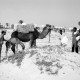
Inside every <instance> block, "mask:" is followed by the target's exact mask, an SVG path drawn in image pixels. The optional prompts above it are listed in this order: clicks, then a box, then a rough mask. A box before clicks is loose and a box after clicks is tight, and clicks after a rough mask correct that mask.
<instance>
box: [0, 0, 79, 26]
mask: <svg viewBox="0 0 80 80" xmlns="http://www.w3.org/2000/svg"><path fill="white" fill-rule="evenodd" d="M79 8H80V0H0V23H2V24H4V23H7V22H8V23H11V24H12V23H13V24H16V23H18V21H19V20H23V21H24V22H25V23H34V24H37V25H45V24H51V25H54V26H63V27H74V26H76V27H80V26H79V25H78V22H79V21H80V9H79Z"/></svg>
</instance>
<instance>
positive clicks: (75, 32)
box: [72, 27, 78, 53]
mask: <svg viewBox="0 0 80 80" xmlns="http://www.w3.org/2000/svg"><path fill="white" fill-rule="evenodd" d="M76 36H77V28H76V27H73V30H72V52H76V53H78V44H77V40H76Z"/></svg>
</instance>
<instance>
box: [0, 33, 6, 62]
mask: <svg viewBox="0 0 80 80" xmlns="http://www.w3.org/2000/svg"><path fill="white" fill-rule="evenodd" d="M4 35H6V31H1V35H0V62H1V50H2V45H3V41H6V40H5V39H4Z"/></svg>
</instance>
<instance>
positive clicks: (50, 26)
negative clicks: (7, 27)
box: [46, 24, 54, 30]
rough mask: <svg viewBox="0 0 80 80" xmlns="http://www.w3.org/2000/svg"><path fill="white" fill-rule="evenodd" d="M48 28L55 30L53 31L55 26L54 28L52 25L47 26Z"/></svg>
mask: <svg viewBox="0 0 80 80" xmlns="http://www.w3.org/2000/svg"><path fill="white" fill-rule="evenodd" d="M46 27H47V28H48V29H49V30H53V29H54V26H53V25H50V24H46Z"/></svg>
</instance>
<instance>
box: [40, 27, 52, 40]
mask: <svg viewBox="0 0 80 80" xmlns="http://www.w3.org/2000/svg"><path fill="white" fill-rule="evenodd" d="M50 31H51V30H49V29H47V28H46V29H45V30H43V31H42V32H41V33H40V35H39V39H43V38H45V37H46V36H47V34H48V33H49V32H50Z"/></svg>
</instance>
